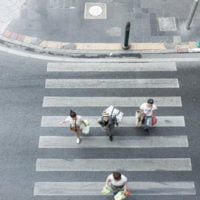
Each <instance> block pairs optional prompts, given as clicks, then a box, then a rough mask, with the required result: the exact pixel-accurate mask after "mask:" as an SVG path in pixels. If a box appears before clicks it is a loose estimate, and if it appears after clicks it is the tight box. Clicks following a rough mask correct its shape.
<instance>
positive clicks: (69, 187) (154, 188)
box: [34, 182, 196, 196]
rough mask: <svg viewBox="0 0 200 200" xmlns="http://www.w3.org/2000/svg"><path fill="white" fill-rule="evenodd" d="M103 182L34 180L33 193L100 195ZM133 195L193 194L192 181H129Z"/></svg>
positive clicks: (194, 192) (193, 186)
mask: <svg viewBox="0 0 200 200" xmlns="http://www.w3.org/2000/svg"><path fill="white" fill-rule="evenodd" d="M104 184H105V182H36V183H35V187H34V195H47V196H62V195H63V196H74V195H75V196H84V195H85V196H100V195H101V189H102V188H103V186H104ZM128 187H129V189H130V190H131V191H134V193H133V195H195V194H196V191H195V185H194V182H129V184H128Z"/></svg>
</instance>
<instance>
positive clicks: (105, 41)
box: [0, 0, 200, 50]
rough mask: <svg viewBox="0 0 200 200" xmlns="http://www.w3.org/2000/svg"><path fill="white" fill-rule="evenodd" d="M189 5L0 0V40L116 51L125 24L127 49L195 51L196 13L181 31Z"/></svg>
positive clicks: (162, 0) (156, 0)
mask: <svg viewBox="0 0 200 200" xmlns="http://www.w3.org/2000/svg"><path fill="white" fill-rule="evenodd" d="M192 3H193V0H181V3H180V0H173V1H172V0H127V1H122V0H101V1H92V2H89V1H88V0H83V1H80V0H73V1H66V0H2V1H1V5H2V7H1V12H0V33H1V40H4V39H5V40H6V41H11V42H16V41H17V42H19V43H20V44H21V45H23V44H25V45H29V44H30V45H33V46H38V47H39V48H50V49H51V48H52V49H59V50H60V49H68V50H70V49H72V50H120V49H121V43H122V42H123V37H124V26H125V23H126V22H127V21H130V22H131V32H130V43H134V44H133V45H131V49H132V50H149V49H151V50H166V49H180V48H181V49H183V48H195V47H196V43H197V41H199V40H200V36H199V35H200V34H199V33H200V26H199V25H200V12H199V9H200V8H198V9H197V11H196V14H195V16H194V19H193V22H192V25H191V29H190V30H189V31H188V30H186V29H185V22H186V19H187V17H188V15H189V12H190V8H191V6H192ZM199 7H200V5H199ZM88 36H89V37H88Z"/></svg>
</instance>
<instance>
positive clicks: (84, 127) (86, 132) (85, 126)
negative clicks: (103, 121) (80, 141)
mask: <svg viewBox="0 0 200 200" xmlns="http://www.w3.org/2000/svg"><path fill="white" fill-rule="evenodd" d="M81 133H82V134H84V135H89V133H90V123H89V122H88V121H87V120H83V123H82V124H81Z"/></svg>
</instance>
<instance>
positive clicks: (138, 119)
mask: <svg viewBox="0 0 200 200" xmlns="http://www.w3.org/2000/svg"><path fill="white" fill-rule="evenodd" d="M135 125H136V127H141V126H142V113H141V111H140V110H136V111H135Z"/></svg>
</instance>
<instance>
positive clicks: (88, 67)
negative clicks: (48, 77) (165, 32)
mask: <svg viewBox="0 0 200 200" xmlns="http://www.w3.org/2000/svg"><path fill="white" fill-rule="evenodd" d="M176 70H177V69H176V63H175V62H168V63H126V64H124V63H109V66H108V64H107V63H103V62H101V63H48V66H47V71H48V72H88V71H98V72H121V71H123V72H131V71H176Z"/></svg>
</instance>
